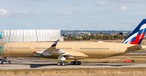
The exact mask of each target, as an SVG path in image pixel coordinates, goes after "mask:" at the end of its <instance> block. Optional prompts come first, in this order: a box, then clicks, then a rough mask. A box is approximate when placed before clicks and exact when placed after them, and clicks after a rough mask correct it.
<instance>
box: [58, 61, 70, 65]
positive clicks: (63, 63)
mask: <svg viewBox="0 0 146 76" xmlns="http://www.w3.org/2000/svg"><path fill="white" fill-rule="evenodd" d="M57 65H59V66H66V65H68V63H67V62H63V61H61V62H58V63H57Z"/></svg>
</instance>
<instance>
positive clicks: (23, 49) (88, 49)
mask: <svg viewBox="0 0 146 76" xmlns="http://www.w3.org/2000/svg"><path fill="white" fill-rule="evenodd" d="M52 43H53V42H25V43H24V42H23V43H6V44H4V45H2V46H1V47H0V55H1V56H2V57H13V56H15V57H33V56H35V55H34V52H36V51H43V50H45V49H47V48H49V47H50V46H51V45H52ZM56 49H61V50H64V51H77V52H80V53H83V54H85V55H87V56H88V57H89V58H92V57H95V58H105V57H110V56H116V55H120V54H124V53H127V52H132V51H136V50H140V49H141V47H140V46H137V45H132V44H122V43H108V42H103V43H101V42H59V43H58V44H57V46H56ZM57 57H58V56H57V55H55V56H54V55H52V56H48V58H57Z"/></svg>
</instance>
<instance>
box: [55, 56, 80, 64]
mask: <svg viewBox="0 0 146 76" xmlns="http://www.w3.org/2000/svg"><path fill="white" fill-rule="evenodd" d="M58 60H60V62H58V63H57V65H59V66H67V65H68V63H67V62H65V60H66V57H65V56H63V55H60V56H59V57H58ZM70 65H81V61H77V59H74V61H71V63H70Z"/></svg>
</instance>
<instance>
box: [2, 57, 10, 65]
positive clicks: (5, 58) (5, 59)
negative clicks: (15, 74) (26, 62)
mask: <svg viewBox="0 0 146 76" xmlns="http://www.w3.org/2000/svg"><path fill="white" fill-rule="evenodd" d="M0 61H1V64H4V63H8V64H11V61H8V60H7V57H2V59H1V60H0Z"/></svg>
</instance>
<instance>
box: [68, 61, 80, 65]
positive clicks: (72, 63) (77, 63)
mask: <svg viewBox="0 0 146 76" xmlns="http://www.w3.org/2000/svg"><path fill="white" fill-rule="evenodd" d="M70 64H71V65H81V61H71V63H70Z"/></svg>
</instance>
